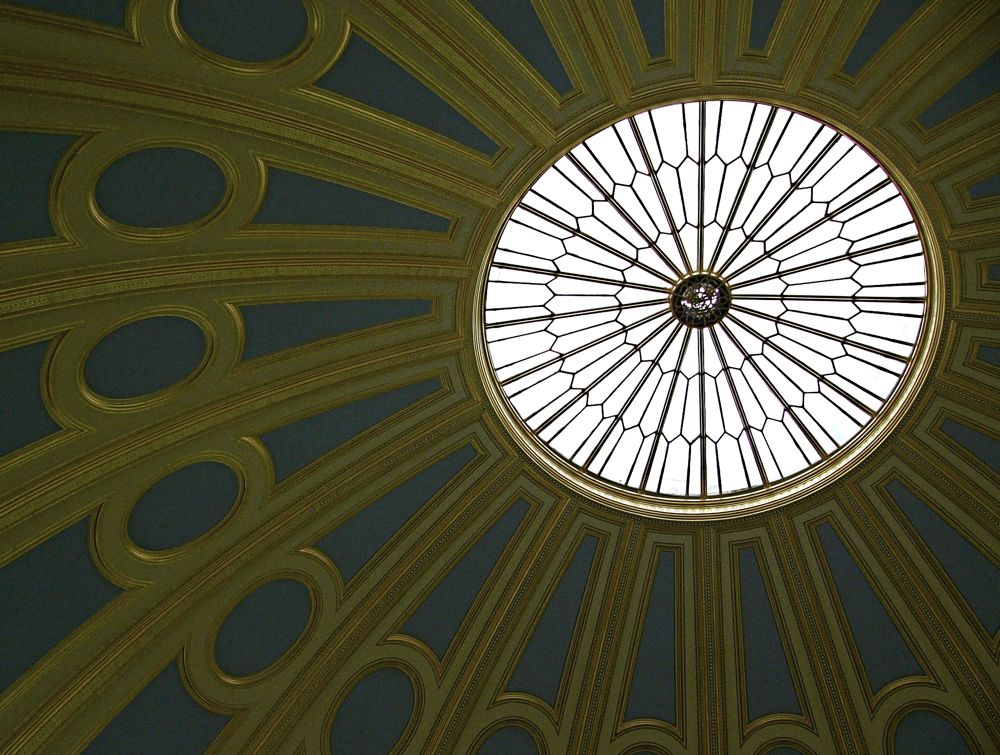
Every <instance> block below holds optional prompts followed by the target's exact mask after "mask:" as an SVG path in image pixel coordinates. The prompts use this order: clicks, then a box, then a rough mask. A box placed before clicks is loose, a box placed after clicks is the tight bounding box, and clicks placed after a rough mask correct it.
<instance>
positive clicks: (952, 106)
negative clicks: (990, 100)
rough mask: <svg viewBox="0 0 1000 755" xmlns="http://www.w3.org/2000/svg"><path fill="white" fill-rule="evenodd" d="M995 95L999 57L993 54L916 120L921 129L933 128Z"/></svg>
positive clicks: (999, 82)
mask: <svg viewBox="0 0 1000 755" xmlns="http://www.w3.org/2000/svg"><path fill="white" fill-rule="evenodd" d="M998 92H1000V54H997V53H996V52H993V53H991V54H990V56H989V57H988V58H987V59H986V60H984V61H983V62H982V63H980V64H979V65H978V66H976V67H975V68H973V69H972V70H971V71H970V72H969V73H968V74H966V75H965V76H964V77H963V78H962V79H961V80H960V81H958V83H956V84H955V85H954V86H953V87H952V88H951V89H949V90H948V91H947V92H945V93H944V94H943V95H941V97H940V98H939V99H938V100H937V101H936V102H935V103H934V104H933V105H931V106H930V107H929V108H927V110H925V111H924V112H923V113H921V114H920V116H918V118H917V120H918V121H920V125H922V126H923V127H924V128H934V127H935V126H937V125H938V124H940V123H943V122H944V121H946V120H948V119H949V118H951V117H952V116H954V115H958V114H959V113H961V112H962V111H964V110H967V109H968V108H970V107H972V106H973V105H975V104H977V103H979V102H982V101H983V100H985V99H986V98H987V97H992V96H993V95H995V94H997V93H998Z"/></svg>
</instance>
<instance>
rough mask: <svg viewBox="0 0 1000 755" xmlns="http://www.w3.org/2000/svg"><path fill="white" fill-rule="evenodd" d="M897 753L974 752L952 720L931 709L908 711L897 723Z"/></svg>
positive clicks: (960, 754)
mask: <svg viewBox="0 0 1000 755" xmlns="http://www.w3.org/2000/svg"><path fill="white" fill-rule="evenodd" d="M892 741H893V747H894V749H895V751H896V755H971V753H972V750H971V749H970V748H969V743H968V742H966V741H965V737H964V736H962V734H961V733H960V732H959V731H957V730H956V729H955V727H954V726H952V724H951V722H950V721H949V720H948V719H946V718H944V717H943V716H939V715H938V714H937V713H934V712H933V711H929V710H919V709H918V710H915V711H913V712H911V713H908V714H907V715H906V716H904V717H903V719H902V720H901V721H900V722H899V724H898V725H897V726H896V734H895V736H894V737H893V740H892Z"/></svg>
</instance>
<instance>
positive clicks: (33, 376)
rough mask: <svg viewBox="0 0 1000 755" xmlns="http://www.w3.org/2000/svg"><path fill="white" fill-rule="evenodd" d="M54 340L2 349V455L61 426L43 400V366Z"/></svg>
mask: <svg viewBox="0 0 1000 755" xmlns="http://www.w3.org/2000/svg"><path fill="white" fill-rule="evenodd" d="M50 344H51V341H37V342H35V343H30V344H28V345H26V346H18V347H17V348H14V349H6V350H5V351H0V457H2V456H5V455H6V454H9V453H12V452H14V451H17V450H18V449H20V448H24V447H25V446H27V445H29V444H31V443H34V442H35V441H36V440H41V439H42V438H45V437H47V436H49V435H51V434H52V433H54V432H57V431H58V430H59V429H60V428H59V425H58V424H56V422H55V420H53V419H52V417H51V416H50V415H49V411H48V409H46V408H45V403H44V402H43V401H42V381H41V372H42V366H43V365H44V364H45V355H46V354H47V353H48V350H49V346H50Z"/></svg>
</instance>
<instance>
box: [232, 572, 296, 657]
mask: <svg viewBox="0 0 1000 755" xmlns="http://www.w3.org/2000/svg"><path fill="white" fill-rule="evenodd" d="M312 610H313V606H312V596H311V595H310V594H309V589H308V588H307V587H306V586H305V585H304V584H302V582H299V581H298V580H297V579H288V578H281V579H272V580H271V581H270V582H265V583H264V584H263V585H261V586H260V587H258V588H256V589H255V590H254V591H253V592H251V593H250V594H249V595H247V596H246V597H244V598H243V599H242V600H241V601H240V602H239V603H238V604H237V605H236V606H234V607H233V610H232V611H230V613H229V615H228V616H226V618H225V620H224V621H223V622H222V627H221V628H220V629H219V633H218V635H217V636H216V638H215V661H216V663H218V664H219V668H220V669H222V670H223V671H224V672H225V673H227V674H229V675H230V676H251V675H253V674H258V673H260V672H262V671H264V670H265V669H267V668H268V667H269V666H271V665H272V664H274V663H276V662H277V661H278V659H279V658H281V657H282V656H283V655H284V654H285V653H286V652H288V650H289V649H290V648H291V647H292V646H293V645H294V644H295V641H296V640H298V639H299V637H301V636H302V633H303V632H304V631H305V629H306V626H307V624H308V623H309V616H310V615H311V614H312Z"/></svg>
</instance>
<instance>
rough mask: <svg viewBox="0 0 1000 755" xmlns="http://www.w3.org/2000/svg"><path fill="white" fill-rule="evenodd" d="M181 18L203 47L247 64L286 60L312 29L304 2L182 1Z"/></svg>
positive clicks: (269, 0)
mask: <svg viewBox="0 0 1000 755" xmlns="http://www.w3.org/2000/svg"><path fill="white" fill-rule="evenodd" d="M177 16H178V19H179V20H180V22H181V26H182V27H183V28H184V31H186V32H187V34H188V36H189V37H191V39H193V40H194V41H195V42H197V43H198V44H199V45H201V46H202V47H204V48H205V49H207V50H211V51H212V52H214V53H216V54H217V55H221V56H222V57H225V58H233V59H234V60H239V61H243V62H246V63H261V62H264V61H267V60H274V59H276V58H283V57H284V56H285V55H288V54H289V53H290V52H292V51H294V50H295V48H297V47H298V46H299V44H300V43H301V42H302V40H303V39H304V38H305V36H306V32H307V31H308V29H309V15H308V14H307V13H306V9H305V6H304V5H303V4H302V2H301V0H180V2H179V3H178V6H177Z"/></svg>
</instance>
